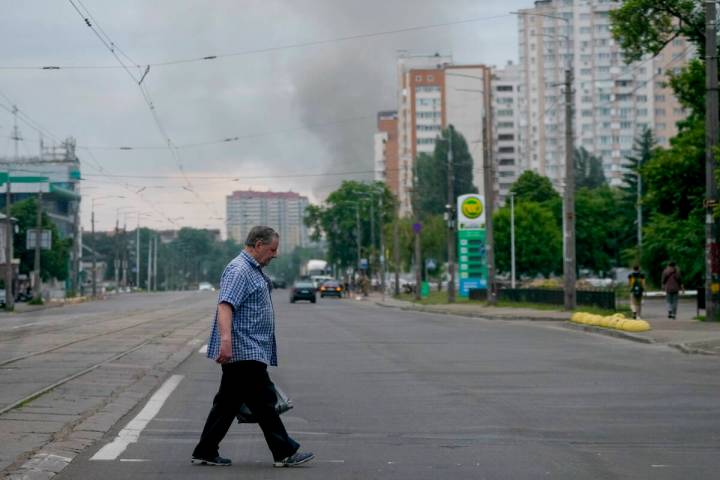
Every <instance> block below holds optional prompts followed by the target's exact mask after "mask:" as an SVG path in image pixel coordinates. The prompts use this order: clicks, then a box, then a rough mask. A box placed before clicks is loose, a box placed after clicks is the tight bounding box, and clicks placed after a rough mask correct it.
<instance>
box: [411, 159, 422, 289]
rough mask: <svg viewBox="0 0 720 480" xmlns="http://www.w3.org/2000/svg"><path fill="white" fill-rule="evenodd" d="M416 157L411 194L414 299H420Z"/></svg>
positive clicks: (420, 261) (420, 257)
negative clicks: (413, 221)
mask: <svg viewBox="0 0 720 480" xmlns="http://www.w3.org/2000/svg"><path fill="white" fill-rule="evenodd" d="M417 170H418V168H417V159H415V162H414V165H413V183H412V189H413V191H412V195H413V200H414V201H413V214H414V215H415V224H414V225H413V232H414V233H415V300H420V284H421V283H422V252H421V251H420V247H421V245H420V231H421V230H422V225H421V224H420V198H419V195H418V194H419V192H418V172H417Z"/></svg>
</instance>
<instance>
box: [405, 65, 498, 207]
mask: <svg viewBox="0 0 720 480" xmlns="http://www.w3.org/2000/svg"><path fill="white" fill-rule="evenodd" d="M490 75H491V74H490V69H489V68H488V67H486V66H484V65H453V64H452V58H450V57H441V56H439V55H435V56H430V57H426V56H408V55H401V56H400V58H399V59H398V81H399V85H398V114H397V119H398V120H397V129H398V181H397V182H398V183H397V184H398V197H399V199H400V214H401V215H408V214H410V213H411V212H412V201H411V195H412V186H413V176H414V168H415V160H416V159H417V156H418V155H420V154H423V153H425V154H432V153H433V151H434V150H435V143H436V140H437V138H438V137H439V136H440V134H441V131H442V130H443V129H444V128H447V127H448V125H452V126H453V127H454V128H455V130H456V131H457V132H459V133H461V134H462V135H463V137H464V138H465V140H466V141H467V144H468V149H469V151H470V154H471V156H472V158H473V171H472V173H473V181H474V184H475V185H476V186H477V188H478V191H479V192H481V193H482V192H483V190H484V189H483V158H484V154H485V153H484V152H485V151H486V148H487V149H488V150H487V151H489V152H491V151H492V147H491V146H490V145H485V143H491V141H492V136H491V135H486V134H485V128H484V122H485V121H486V119H487V116H489V115H491V114H492V108H491V97H490Z"/></svg>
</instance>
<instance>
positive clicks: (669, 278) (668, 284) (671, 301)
mask: <svg viewBox="0 0 720 480" xmlns="http://www.w3.org/2000/svg"><path fill="white" fill-rule="evenodd" d="M662 288H663V290H664V291H665V300H666V302H667V308H668V318H676V316H677V306H678V292H680V291H681V290H683V285H682V279H681V278H680V271H679V270H678V268H677V266H676V265H675V262H670V263H669V264H668V266H667V268H665V270H663V272H662Z"/></svg>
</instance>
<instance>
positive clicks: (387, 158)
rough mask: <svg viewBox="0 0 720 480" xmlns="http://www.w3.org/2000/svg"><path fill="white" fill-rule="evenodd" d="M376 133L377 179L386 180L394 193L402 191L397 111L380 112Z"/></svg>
mask: <svg viewBox="0 0 720 480" xmlns="http://www.w3.org/2000/svg"><path fill="white" fill-rule="evenodd" d="M377 129H378V131H377V133H375V148H374V152H375V180H376V181H380V182H385V183H386V184H387V186H388V188H389V189H390V191H391V192H392V193H393V194H394V195H396V196H397V195H398V194H399V192H400V177H399V162H398V160H399V158H398V115H397V111H385V112H379V113H378V116H377Z"/></svg>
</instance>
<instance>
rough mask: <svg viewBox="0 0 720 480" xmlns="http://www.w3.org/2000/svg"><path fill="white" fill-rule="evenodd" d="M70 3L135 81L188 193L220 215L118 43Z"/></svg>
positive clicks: (87, 13) (72, 2) (86, 9)
mask: <svg viewBox="0 0 720 480" xmlns="http://www.w3.org/2000/svg"><path fill="white" fill-rule="evenodd" d="M68 2H69V3H70V4H71V5H72V6H73V8H74V9H75V11H76V12H77V13H78V15H80V17H81V18H82V19H83V21H84V22H85V24H86V25H87V26H88V27H89V28H90V29H91V30H92V31H93V33H94V34H95V36H97V37H98V39H100V41H101V42H102V44H103V45H104V46H105V48H107V49H108V50H109V51H110V53H111V54H112V55H113V57H114V58H115V60H116V61H117V62H118V63H119V64H120V65H121V66H122V67H123V69H124V70H125V72H127V74H128V75H129V76H130V78H131V79H132V80H133V83H135V84H136V85H137V87H138V88H139V90H140V93H141V95H142V97H143V100H144V101H145V104H146V105H147V107H148V109H149V110H150V114H151V116H152V118H153V121H154V123H155V126H156V127H157V129H158V131H159V132H160V135H162V137H163V138H164V140H165V142H166V143H167V148H168V150H169V151H170V154H171V155H172V157H173V159H174V160H175V163H176V164H177V166H178V170H179V171H180V173H181V174H182V175H183V177H184V178H185V181H186V183H187V187H188V188H187V191H189V192H190V193H192V194H193V195H194V196H195V198H197V200H198V201H199V202H201V203H202V204H204V205H205V207H206V208H207V209H208V210H209V211H212V212H213V213H214V214H215V215H219V213H218V211H217V209H216V207H215V206H214V205H211V204H210V203H209V202H207V201H205V200H204V199H203V198H202V197H201V196H200V194H198V192H197V191H196V190H195V188H194V187H193V185H192V183H191V182H190V180H189V179H188V178H187V177H186V175H185V168H184V166H183V163H182V160H181V158H180V155H179V153H178V151H177V149H176V148H175V145H174V143H173V141H172V139H171V138H170V136H169V135H168V132H167V129H166V128H165V126H164V125H163V124H162V122H161V121H160V117H159V115H158V113H157V110H156V108H155V104H154V102H153V100H152V97H151V96H150V92H149V91H148V90H147V89H146V88H145V86H144V85H143V82H142V81H141V79H140V78H138V77H135V75H133V73H132V72H131V71H130V69H129V68H128V66H127V65H126V64H125V62H124V61H123V60H122V59H121V58H120V56H119V55H118V54H117V53H116V52H115V48H117V45H116V43H115V42H113V40H112V39H111V38H110V37H109V36H108V35H107V34H103V33H101V31H102V32H104V30H102V27H101V26H100V25H99V23H98V22H97V20H95V19H94V17H92V13H91V12H90V10H89V9H88V8H87V7H86V6H85V5H84V4H82V3H81V2H80V1H79V0H78V3H80V5H81V6H82V7H83V10H84V12H83V11H82V10H81V9H80V8H79V7H78V6H77V5H76V4H75V1H74V0H68ZM91 17H92V19H93V21H92V22H91V21H90V19H91ZM125 56H126V57H127V58H128V59H130V57H129V56H128V55H127V54H125ZM130 60H131V61H132V59H130ZM133 63H136V66H138V67H139V65H137V62H133ZM144 78H145V77H144V76H143V77H142V79H144Z"/></svg>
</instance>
